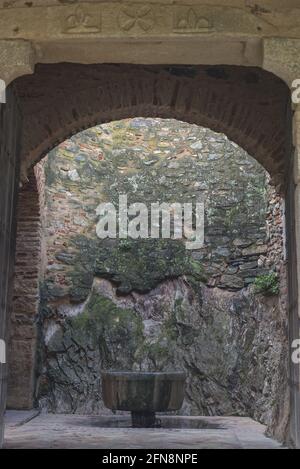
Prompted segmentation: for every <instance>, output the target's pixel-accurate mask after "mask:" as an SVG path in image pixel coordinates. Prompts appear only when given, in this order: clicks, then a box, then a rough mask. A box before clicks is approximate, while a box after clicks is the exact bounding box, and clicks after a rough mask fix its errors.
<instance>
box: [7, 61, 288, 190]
mask: <svg viewBox="0 0 300 469" xmlns="http://www.w3.org/2000/svg"><path fill="white" fill-rule="evenodd" d="M13 86H14V87H15V88H16V91H17V94H18V96H19V99H20V104H21V109H22V113H23V118H24V125H23V138H22V142H23V145H22V160H21V167H22V174H23V176H24V174H26V172H27V170H28V169H29V168H30V167H32V166H33V165H34V164H35V163H36V162H38V161H39V160H40V159H41V158H42V157H43V156H44V155H46V154H47V153H48V152H49V151H50V150H51V149H52V148H53V147H55V146H56V145H57V144H58V143H60V142H62V141H64V140H65V139H67V138H68V137H70V136H71V135H73V134H75V133H77V132H79V131H81V130H84V129H87V128H89V127H92V126H94V125H98V124H101V123H105V122H109V121H112V120H119V119H123V118H128V117H160V118H175V119H178V120H182V121H186V122H189V123H194V124H198V125H201V126H204V127H209V128H211V129H212V130H214V131H216V132H223V133H225V134H226V135H227V136H228V138H229V139H231V140H232V141H234V142H236V143H237V144H238V145H239V146H241V147H242V148H244V149H245V150H246V151H247V152H248V153H249V154H250V155H251V156H253V157H254V158H255V159H256V160H257V161H258V162H259V163H261V165H262V166H263V167H264V168H265V169H266V170H267V171H268V172H269V173H270V175H271V177H272V180H273V182H274V184H276V185H277V186H278V187H279V188H280V189H281V190H282V189H283V188H284V187H285V184H286V180H287V174H288V171H289V166H290V155H291V138H290V136H291V116H290V111H289V110H290V93H289V89H288V87H287V85H286V84H285V83H284V82H283V81H281V80H280V79H279V78H278V77H276V76H275V75H273V74H271V73H269V72H266V71H263V70H261V69H259V68H253V67H237V66H142V65H81V64H53V65H50V64H47V65H46V64H45V65H42V64H40V65H38V66H37V67H36V70H35V73H34V74H33V75H28V76H25V77H22V78H19V79H17V80H16V81H15V83H14V85H13Z"/></svg>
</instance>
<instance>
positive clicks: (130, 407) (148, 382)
mask: <svg viewBox="0 0 300 469" xmlns="http://www.w3.org/2000/svg"><path fill="white" fill-rule="evenodd" d="M185 379H186V376H185V373H182V372H134V371H133V372H131V371H103V372H102V394H103V401H104V404H105V406H106V407H108V408H109V409H111V410H113V411H115V410H123V411H129V412H131V415H132V424H133V426H135V427H149V426H153V425H154V423H155V412H169V411H174V410H179V409H180V407H181V406H182V403H183V398H184V387H185Z"/></svg>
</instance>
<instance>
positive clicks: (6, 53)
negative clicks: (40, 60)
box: [0, 40, 36, 86]
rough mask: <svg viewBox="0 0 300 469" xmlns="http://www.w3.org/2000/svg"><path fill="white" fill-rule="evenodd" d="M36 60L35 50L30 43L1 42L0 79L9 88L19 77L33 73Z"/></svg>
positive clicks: (20, 41)
mask: <svg viewBox="0 0 300 469" xmlns="http://www.w3.org/2000/svg"><path fill="white" fill-rule="evenodd" d="M35 58H36V54H35V50H34V48H33V46H32V44H31V43H30V42H28V41H23V40H2V41H0V79H1V80H3V81H4V82H5V84H6V86H8V85H9V83H11V82H12V81H13V80H15V79H16V78H18V77H19V76H22V75H27V74H31V73H33V70H34V65H35Z"/></svg>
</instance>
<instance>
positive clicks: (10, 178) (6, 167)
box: [0, 86, 21, 446]
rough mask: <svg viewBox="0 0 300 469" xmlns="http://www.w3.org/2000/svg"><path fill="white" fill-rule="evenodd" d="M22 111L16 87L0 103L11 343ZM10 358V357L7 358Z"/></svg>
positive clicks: (1, 257) (1, 272) (5, 312)
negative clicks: (16, 94)
mask: <svg viewBox="0 0 300 469" xmlns="http://www.w3.org/2000/svg"><path fill="white" fill-rule="evenodd" d="M20 121H21V118H20V111H19V107H18V103H17V100H16V98H15V95H14V91H13V86H11V87H9V89H8V90H7V102H6V104H1V105H0V191H1V195H0V339H2V340H4V341H5V343H6V344H7V341H8V330H7V329H8V328H7V325H8V318H9V315H10V310H11V295H12V285H13V268H14V251H15V233H16V229H15V228H16V216H15V207H16V195H17V189H18V176H19V153H20V151H19V150H20V128H21V124H20ZM6 361H7V357H6ZM6 385H7V363H5V364H3V363H1V364H0V446H1V445H2V442H3V430H4V425H3V416H4V411H5V403H6Z"/></svg>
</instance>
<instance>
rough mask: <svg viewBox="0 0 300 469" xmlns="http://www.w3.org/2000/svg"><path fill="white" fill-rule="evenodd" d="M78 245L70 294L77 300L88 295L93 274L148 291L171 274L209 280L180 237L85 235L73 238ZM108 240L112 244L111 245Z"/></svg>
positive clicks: (120, 286)
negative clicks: (108, 238)
mask: <svg viewBox="0 0 300 469" xmlns="http://www.w3.org/2000/svg"><path fill="white" fill-rule="evenodd" d="M72 242H73V243H74V245H75V246H76V247H77V248H78V247H79V248H80V249H79V250H78V255H77V257H76V259H75V260H74V267H75V268H74V270H73V271H71V273H70V274H69V275H70V279H71V282H72V287H71V289H70V296H71V298H72V300H73V301H74V302H76V301H83V300H84V299H86V297H87V296H88V293H89V291H90V289H91V286H92V283H93V278H94V277H100V278H106V279H109V280H111V281H112V282H113V283H114V284H116V285H117V292H118V293H120V294H129V293H130V292H131V291H137V292H139V293H145V292H148V291H150V290H152V289H153V288H154V287H155V286H156V285H158V284H159V283H160V282H162V281H164V280H166V279H168V278H176V277H179V276H182V275H188V276H191V277H193V278H194V279H195V281H198V282H200V281H202V282H205V281H206V279H207V277H206V275H205V271H204V269H203V267H202V264H201V263H200V262H198V261H196V260H194V259H193V258H192V256H191V254H190V253H189V251H187V250H186V249H185V246H184V244H183V243H182V242H180V241H175V240H173V241H172V240H151V239H149V240H126V243H125V242H124V241H122V240H116V241H115V242H113V243H112V242H109V243H107V242H106V241H101V240H97V239H96V240H91V239H88V238H84V237H83V236H81V237H78V238H76V239H74V240H72ZM107 244H109V245H108V246H107Z"/></svg>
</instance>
